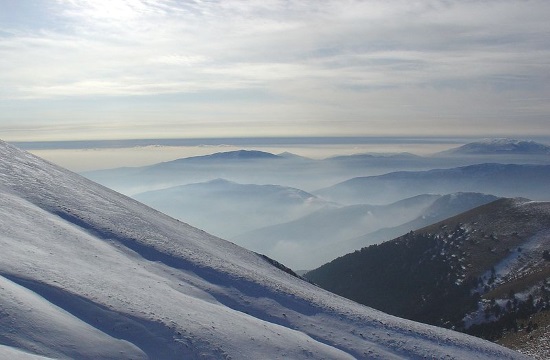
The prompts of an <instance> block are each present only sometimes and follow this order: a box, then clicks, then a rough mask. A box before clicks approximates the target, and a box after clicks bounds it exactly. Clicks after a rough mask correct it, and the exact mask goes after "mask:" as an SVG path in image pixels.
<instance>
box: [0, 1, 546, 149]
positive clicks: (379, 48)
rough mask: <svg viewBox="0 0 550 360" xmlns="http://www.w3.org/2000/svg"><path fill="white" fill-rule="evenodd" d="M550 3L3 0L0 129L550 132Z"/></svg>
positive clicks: (99, 134)
mask: <svg viewBox="0 0 550 360" xmlns="http://www.w3.org/2000/svg"><path fill="white" fill-rule="evenodd" d="M549 18H550V1H547V0H516V1H512V0H499V1H493V0H478V1H476V0H456V1H455V0H418V1H410V0H365V1H359V0H316V1H298V0H296V1H283V0H262V1H239V0H227V1H215V0H212V1H207V0H203V1H199V0H195V1H177V0H164V1H161V0H89V1H88V0H0V138H1V139H3V140H7V141H58V140H89V139H142V138H194V137H253V136H274V137H275V136H426V135H430V136H480V137H493V136H514V137H524V138H525V137H529V136H531V135H538V136H549V135H550V126H549V125H550V121H549V119H550V81H549V80H550V21H548V19H549Z"/></svg>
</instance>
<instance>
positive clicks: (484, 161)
mask: <svg viewBox="0 0 550 360" xmlns="http://www.w3.org/2000/svg"><path fill="white" fill-rule="evenodd" d="M510 142H512V141H511V140H510ZM516 143H517V142H516ZM482 144H485V143H482ZM513 144H515V143H513ZM502 146H503V145H502V144H499V143H490V142H489V143H487V144H485V145H484V146H482V147H481V148H479V147H478V148H476V150H475V151H473V150H471V146H470V147H466V148H465V149H466V150H467V151H466V150H464V148H463V147H454V148H451V149H449V150H447V151H444V152H437V153H434V154H431V155H422V156H421V155H416V154H412V153H410V152H398V153H376V152H369V153H361V154H353V155H339V156H331V157H327V158H323V159H313V158H309V157H305V156H299V155H296V154H292V153H289V152H281V153H277V154H274V153H269V152H266V151H260V150H233V151H222V152H216V153H213V154H208V155H200V156H192V157H185V158H180V159H176V160H171V161H166V162H159V163H156V164H153V165H148V166H142V167H121V168H114V169H105V170H98V171H90V172H84V175H85V176H87V177H89V178H90V179H92V180H94V181H97V182H99V183H101V184H103V185H105V186H108V187H110V188H113V189H115V190H117V191H120V192H122V193H125V194H127V195H130V196H132V197H134V198H135V199H137V200H139V201H141V202H143V203H145V204H147V205H149V206H151V207H153V208H155V209H157V210H159V211H161V212H164V213H166V214H168V215H170V216H172V217H175V218H177V219H179V220H181V221H184V222H186V223H189V224H190V225H192V226H195V227H198V228H200V229H202V230H204V231H206V232H209V233H212V234H214V235H216V236H218V237H221V238H224V239H228V240H231V241H233V242H235V243H236V244H238V245H241V246H244V247H246V248H248V249H250V250H253V251H256V252H258V253H261V254H265V255H267V256H269V257H271V258H273V259H275V260H277V261H279V262H281V263H283V264H285V265H286V266H289V267H291V268H293V269H296V270H307V269H312V268H315V267H317V266H320V265H322V264H323V263H326V262H328V261H330V260H332V259H334V258H336V257H338V256H341V255H344V254H346V253H348V252H352V251H354V250H358V249H360V248H362V247H365V246H368V245H371V244H376V243H380V242H383V241H387V240H391V239H392V238H394V237H397V236H400V235H402V234H404V233H407V232H409V231H411V230H415V229H417V228H420V227H423V226H427V225H430V224H431V223H433V222H436V221H439V220H443V219H444V218H446V217H450V216H453V215H457V214H458V213H460V212H463V211H466V210H469V209H471V208H474V207H476V206H480V205H483V204H485V203H487V202H490V201H493V200H495V199H497V198H498V197H525V198H530V199H533V200H548V199H549V198H550V195H549V193H548V191H547V184H548V183H550V155H548V154H546V153H544V151H546V150H545V148H544V147H543V148H542V150H541V148H536V149H534V150H533V149H532V148H529V149H528V150H529V151H525V146H523V148H521V149H520V150H518V151H507V152H499V151H498V149H500V148H501V147H502ZM505 146H508V147H509V146H510V143H506V144H505ZM495 148H496V149H497V150H495ZM451 200H452V201H451Z"/></svg>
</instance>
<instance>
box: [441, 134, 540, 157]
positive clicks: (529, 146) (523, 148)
mask: <svg viewBox="0 0 550 360" xmlns="http://www.w3.org/2000/svg"><path fill="white" fill-rule="evenodd" d="M488 154H492V155H510V154H523V155H550V146H548V145H545V144H541V143H538V142H535V141H526V140H515V139H506V138H502V139H485V140H482V141H478V142H473V143H469V144H465V145H462V146H459V147H457V148H453V149H450V150H446V151H442V152H440V153H438V154H436V155H440V156H441V155H488Z"/></svg>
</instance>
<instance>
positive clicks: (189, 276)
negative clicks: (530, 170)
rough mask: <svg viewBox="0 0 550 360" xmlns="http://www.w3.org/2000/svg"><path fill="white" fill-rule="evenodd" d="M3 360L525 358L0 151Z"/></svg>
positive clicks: (17, 153)
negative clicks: (327, 285) (368, 302)
mask: <svg viewBox="0 0 550 360" xmlns="http://www.w3.org/2000/svg"><path fill="white" fill-rule="evenodd" d="M0 229H1V231H0V249H1V251H0V289H1V290H0V358H25V359H26V358H29V359H35V358H37V357H35V356H32V355H27V354H35V355H40V356H44V357H46V358H77V359H145V358H151V359H175V358H178V359H223V358H225V359H278V358H279V359H283V358H284V359H305V358H325V359H351V358H383V359H392V358H423V357H429V358H449V357H450V358H456V359H466V358H468V359H472V358H494V359H510V358H522V356H521V355H520V354H518V353H516V352H513V351H510V350H507V349H505V348H502V347H499V346H497V345H494V344H492V343H488V342H485V341H481V340H478V339H475V338H471V337H467V336H464V335H461V334H458V333H454V332H451V331H446V330H442V329H438V328H434V327H430V326H425V325H421V324H417V323H413V322H409V321H405V320H401V319H398V318H395V317H392V316H389V315H386V314H383V313H381V312H378V311H375V310H372V309H369V308H367V307H364V306H361V305H358V304H355V303H353V302H351V301H348V300H345V299H343V298H340V297H338V296H336V295H332V294H330V293H328V292H325V291H323V290H321V289H319V288H317V287H315V286H313V285H311V284H309V283H307V282H304V281H302V280H300V279H298V278H296V277H293V276H291V275H289V274H287V273H285V272H283V271H280V270H279V269H277V268H275V267H274V266H272V265H271V264H270V263H268V262H267V261H266V260H265V259H263V258H262V257H260V256H258V255H256V254H254V253H252V252H249V251H246V250H244V249H242V248H240V247H238V246H236V245H234V244H232V243H229V242H227V241H224V240H221V239H218V238H216V237H213V236H211V235H208V234H206V233H204V232H203V231H201V230H198V229H195V228H192V227H190V226H188V225H186V224H184V223H182V222H179V221H177V220H174V219H172V218H170V217H168V216H165V215H163V214H161V213H159V212H157V211H155V210H152V209H150V208H148V207H146V206H145V205H142V204H140V203H138V202H136V201H134V200H131V199H129V198H127V197H125V196H122V195H120V194H117V193H115V192H113V191H110V190H108V189H106V188H104V187H102V186H99V185H97V184H95V183H93V182H91V181H89V180H86V179H84V178H82V177H80V176H78V175H76V174H73V173H71V172H69V171H66V170H64V169H61V168H59V167H56V166H54V165H52V164H50V163H47V162H45V161H43V160H41V159H38V158H36V157H34V156H32V155H30V154H28V153H24V152H22V151H20V150H18V149H16V148H14V147H12V146H10V145H7V144H5V143H1V142H0Z"/></svg>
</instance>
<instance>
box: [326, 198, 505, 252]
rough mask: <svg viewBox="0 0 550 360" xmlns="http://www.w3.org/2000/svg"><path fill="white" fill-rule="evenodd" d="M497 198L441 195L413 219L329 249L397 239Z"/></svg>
mask: <svg viewBox="0 0 550 360" xmlns="http://www.w3.org/2000/svg"><path fill="white" fill-rule="evenodd" d="M497 199H498V198H497V197H496V196H493V195H486V194H480V193H454V194H449V195H444V196H440V197H438V198H437V200H435V201H434V202H433V203H432V204H431V205H430V206H429V207H427V208H426V209H425V210H424V211H423V212H422V214H420V215H419V216H418V217H417V218H416V219H414V220H412V221H409V222H406V223H403V224H400V225H398V226H394V227H385V228H383V229H379V230H376V231H373V232H370V233H368V234H364V235H362V236H359V237H356V238H353V239H349V240H346V241H342V242H340V243H339V244H338V245H337V246H334V248H333V249H327V250H331V253H333V254H335V255H337V254H343V253H342V252H341V249H346V253H347V252H351V251H353V250H356V249H360V248H363V247H365V246H368V245H373V244H380V243H382V242H384V241H388V240H392V239H395V238H396V237H398V236H400V235H403V234H406V233H408V232H409V231H411V230H417V229H420V228H423V227H425V226H428V225H431V224H433V223H436V222H439V221H442V220H445V219H447V218H450V217H452V216H455V215H458V214H460V213H463V212H465V211H468V210H471V209H473V208H476V207H478V206H481V205H485V204H487V203H490V202H492V201H495V200H497Z"/></svg>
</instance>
